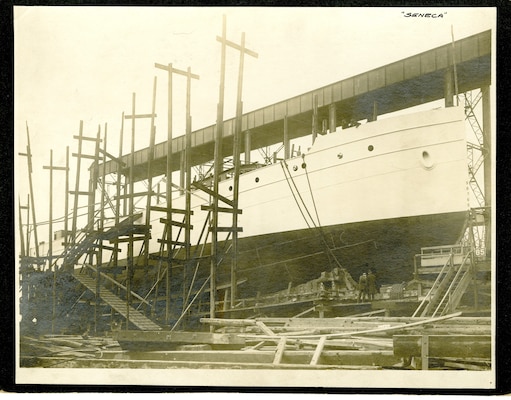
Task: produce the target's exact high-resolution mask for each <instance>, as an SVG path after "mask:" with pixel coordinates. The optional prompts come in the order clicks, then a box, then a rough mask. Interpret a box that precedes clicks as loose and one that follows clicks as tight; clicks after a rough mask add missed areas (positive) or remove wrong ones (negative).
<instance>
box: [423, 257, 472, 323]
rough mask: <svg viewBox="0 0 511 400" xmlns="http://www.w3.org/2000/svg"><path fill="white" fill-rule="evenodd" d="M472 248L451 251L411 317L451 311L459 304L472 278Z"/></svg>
mask: <svg viewBox="0 0 511 400" xmlns="http://www.w3.org/2000/svg"><path fill="white" fill-rule="evenodd" d="M471 255H472V250H470V249H468V251H465V252H463V254H462V255H461V257H460V254H457V253H455V252H453V251H451V253H449V255H448V256H447V257H446V258H445V257H444V259H445V263H444V265H443V266H442V268H441V269H440V272H439V273H438V276H437V278H436V280H435V282H434V283H433V286H432V287H431V289H430V290H429V292H428V293H427V294H426V296H425V297H424V299H423V300H422V302H421V303H420V305H419V307H418V308H417V310H415V313H414V314H413V317H415V316H418V317H436V316H442V315H446V314H449V313H452V312H453V311H454V310H455V309H456V308H457V307H458V305H459V303H460V301H461V298H462V296H463V294H464V293H465V291H466V289H467V287H468V285H469V284H470V282H471V280H472V274H471V268H470V267H471V265H472V257H471Z"/></svg>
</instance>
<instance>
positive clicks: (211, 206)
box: [201, 204, 243, 214]
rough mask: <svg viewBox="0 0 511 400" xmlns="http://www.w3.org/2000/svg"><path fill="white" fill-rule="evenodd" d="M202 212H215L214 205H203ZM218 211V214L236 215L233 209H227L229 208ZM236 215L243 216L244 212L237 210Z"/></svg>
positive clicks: (218, 208)
mask: <svg viewBox="0 0 511 400" xmlns="http://www.w3.org/2000/svg"><path fill="white" fill-rule="evenodd" d="M201 210H202V211H213V205H205V204H202V205H201ZM217 211H218V212H223V213H231V214H232V213H234V209H233V208H227V207H217ZM236 213H238V214H243V210H240V209H237V210H236Z"/></svg>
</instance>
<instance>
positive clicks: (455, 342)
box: [393, 334, 491, 359]
mask: <svg viewBox="0 0 511 400" xmlns="http://www.w3.org/2000/svg"><path fill="white" fill-rule="evenodd" d="M424 337H427V338H428V339H427V341H425V340H424ZM393 342H394V354H395V355H396V356H399V357H424V351H427V354H426V355H429V358H437V357H458V358H488V359H489V358H491V335H462V334H461V335H450V334H448V335H394V336H393Z"/></svg>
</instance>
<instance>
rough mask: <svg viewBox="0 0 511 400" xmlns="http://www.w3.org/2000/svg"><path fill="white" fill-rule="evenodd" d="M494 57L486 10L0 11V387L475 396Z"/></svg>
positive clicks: (489, 351) (489, 372)
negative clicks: (5, 29) (9, 120)
mask: <svg viewBox="0 0 511 400" xmlns="http://www.w3.org/2000/svg"><path fill="white" fill-rule="evenodd" d="M495 43H496V9H495V8H486V7H477V8H471V7H457V8H454V7H453V8H451V7H415V8H412V7H403V8H399V7H385V8H376V7H368V8H348V7H296V8H292V7H77V6H15V7H14V135H15V136H14V144H15V146H14V165H15V170H14V171H15V172H14V180H15V182H14V183H15V190H14V199H15V219H16V221H15V222H16V223H15V231H14V234H15V237H14V238H13V240H14V242H15V251H16V258H17V265H16V269H17V270H16V276H17V280H16V282H15V285H16V287H15V293H16V317H17V320H16V323H15V330H16V341H15V343H16V349H15V351H16V383H17V384H36V385H37V384H70V385H105V386H108V385H125V387H126V390H127V391H129V388H130V385H147V386H164V387H180V386H186V387H194V386H197V387H199V386H200V387H204V386H209V387H215V386H218V387H245V388H251V387H269V388H271V387H280V388H282V387H286V388H293V387H295V388H301V387H315V388H318V387H319V388H361V389H363V388H365V389H368V388H401V389H403V388H426V389H461V388H462V389H494V388H495V387H496V370H495V367H496V365H495V356H496V349H495V329H496V327H495V312H496V306H495V302H496V299H495V293H496V278H495V274H496V262H495V261H496V260H495V258H496V257H494V255H495V226H494V225H495V224H494V221H495V206H494V203H495V149H496V140H495V136H496V127H495V109H496V95H495V91H496V90H495V88H496V84H497V82H496V74H495V71H496V65H495V64H496V62H495V49H496V45H495ZM492 255H493V256H492Z"/></svg>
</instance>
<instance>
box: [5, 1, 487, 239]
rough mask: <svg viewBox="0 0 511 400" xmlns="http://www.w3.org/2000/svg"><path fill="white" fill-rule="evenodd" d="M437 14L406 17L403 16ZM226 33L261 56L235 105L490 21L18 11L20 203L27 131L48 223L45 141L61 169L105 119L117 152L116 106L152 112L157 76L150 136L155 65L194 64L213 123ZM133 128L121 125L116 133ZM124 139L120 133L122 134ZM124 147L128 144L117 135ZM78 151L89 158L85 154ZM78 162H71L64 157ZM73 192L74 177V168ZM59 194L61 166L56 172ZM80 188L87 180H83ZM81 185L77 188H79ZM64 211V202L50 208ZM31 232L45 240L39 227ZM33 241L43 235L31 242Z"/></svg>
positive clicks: (273, 96)
mask: <svg viewBox="0 0 511 400" xmlns="http://www.w3.org/2000/svg"><path fill="white" fill-rule="evenodd" d="M409 11H412V12H413V11H420V12H432V13H442V15H443V17H442V18H406V17H405V16H404V12H409ZM223 14H225V15H226V17H227V37H228V39H229V40H231V41H234V42H239V41H240V38H241V33H242V32H245V33H246V46H247V47H248V48H249V49H251V50H253V51H255V52H257V53H258V54H259V57H258V59H254V58H252V57H246V58H245V80H244V87H243V101H244V111H245V112H247V111H251V110H254V109H257V108H260V107H263V106H266V105H269V104H272V103H275V102H277V101H280V100H283V99H286V98H289V97H292V96H295V95H298V94H301V93H303V92H306V91H309V90H312V89H315V88H318V87H321V86H324V85H327V84H330V83H333V82H336V81H339V80H342V79H344V78H347V77H350V76H353V75H355V74H359V73H362V72H364V71H367V70H370V69H373V68H376V67H379V66H382V65H385V64H388V63H390V62H393V61H396V60H399V59H402V58H405V57H409V56H412V55H414V54H417V53H420V52H423V51H426V50H429V49H431V48H434V47H437V46H440V45H444V44H446V43H449V42H450V41H451V26H452V27H453V30H454V36H455V39H456V40H458V39H461V38H464V37H466V36H470V35H473V34H476V33H479V32H482V31H484V30H488V29H492V28H494V24H495V10H494V9H489V8H422V9H419V8H415V9H407V8H385V9H382V8H363V9H351V8H221V7H215V8H206V7H201V8H175V7H172V8H160V7H158V8H156V7H154V8H139V7H126V8H120V7H83V8H80V7H15V14H14V16H15V20H14V23H15V26H14V27H15V35H14V38H15V135H16V138H15V145H16V148H15V152H16V156H15V164H16V170H15V171H16V173H15V174H16V176H15V178H16V184H17V187H16V192H15V193H16V195H20V196H21V199H22V203H23V204H24V203H26V196H27V193H28V184H27V167H26V159H25V158H24V157H20V156H17V153H18V152H19V151H22V152H24V151H25V146H26V127H25V124H26V123H27V124H28V126H29V129H30V135H31V141H32V153H33V156H34V157H33V166H34V172H33V178H34V191H35V196H36V198H39V200H40V201H38V206H37V212H38V217H37V218H38V220H39V221H42V220H47V218H48V209H47V205H44V206H43V204H47V203H46V199H47V197H48V179H49V172H48V171H47V170H43V168H42V167H43V165H48V164H49V160H50V149H53V153H54V155H53V157H54V165H57V166H63V165H65V152H66V146H70V153H72V152H76V151H77V141H76V140H73V135H76V134H78V127H79V121H80V120H83V121H84V134H85V135H87V136H95V135H96V132H97V129H98V125H99V124H101V126H102V128H101V129H102V131H103V129H104V124H105V123H108V150H109V151H110V152H111V153H112V154H118V146H119V130H120V124H121V115H122V112H123V111H125V112H126V113H130V112H131V99H132V93H133V92H136V94H137V113H148V112H150V110H151V96H152V85H153V79H154V76H157V83H158V89H157V114H158V117H157V119H156V126H157V135H156V142H157V143H159V142H163V141H164V140H165V138H166V131H167V118H166V107H167V73H166V72H164V71H161V70H158V69H156V68H154V63H155V62H157V63H161V64H168V63H173V66H174V67H175V68H179V69H182V70H186V68H187V67H191V70H192V72H193V73H195V74H198V75H200V80H198V81H195V80H194V81H193V83H192V97H191V103H192V111H191V114H192V119H193V126H192V129H193V130H195V129H199V128H202V127H205V126H209V125H213V124H214V123H215V118H216V105H217V103H218V95H219V93H218V92H219V89H218V88H219V70H220V44H219V42H217V41H216V37H217V36H220V35H221V31H222V15H223ZM227 62H228V69H227V75H226V91H225V93H226V104H225V117H226V118H229V117H232V116H233V115H234V106H235V104H234V101H235V94H236V82H237V68H238V62H239V61H238V52H236V51H234V50H232V49H229V50H228V52H227ZM185 81H186V79H185V78H184V77H180V76H176V75H175V76H174V86H175V92H174V125H173V126H174V135H175V136H177V135H179V134H182V133H184V132H183V127H184V115H185V109H184V106H185V93H184V87H185ZM138 127H139V128H137V133H138V135H137V141H136V148H137V149H139V148H143V147H147V146H148V144H149V138H148V136H147V133H148V128H149V121H145V122H140V124H139V125H138ZM129 131H130V126H129V124H128V125H126V126H125V132H129ZM125 138H126V136H125ZM124 147H125V149H126V150H127V149H128V148H129V140H127V139H126V140H125V146H124ZM84 152H86V153H89V154H92V148H90V150H88V149H85V150H84ZM70 163H71V168H72V169H74V168H75V163H76V159H75V158H71V159H70ZM70 176H71V189H73V187H74V173H71V175H70ZM54 182H55V183H54V185H55V186H54V187H55V196H61V197H63V193H62V195H60V194H59V193H60V192H59V193H57V191H62V189H63V185H64V173H63V172H58V171H57V172H55V173H54ZM83 184H84V186H86V182H83ZM82 190H85V188H82ZM61 214H63V211H62V208H60V209H59V210H57V209H56V210H55V211H54V216H60V215H61ZM39 235H40V236H41V235H43V236H46V235H47V234H46V230H44V232H40V233H39ZM40 240H41V239H40Z"/></svg>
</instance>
